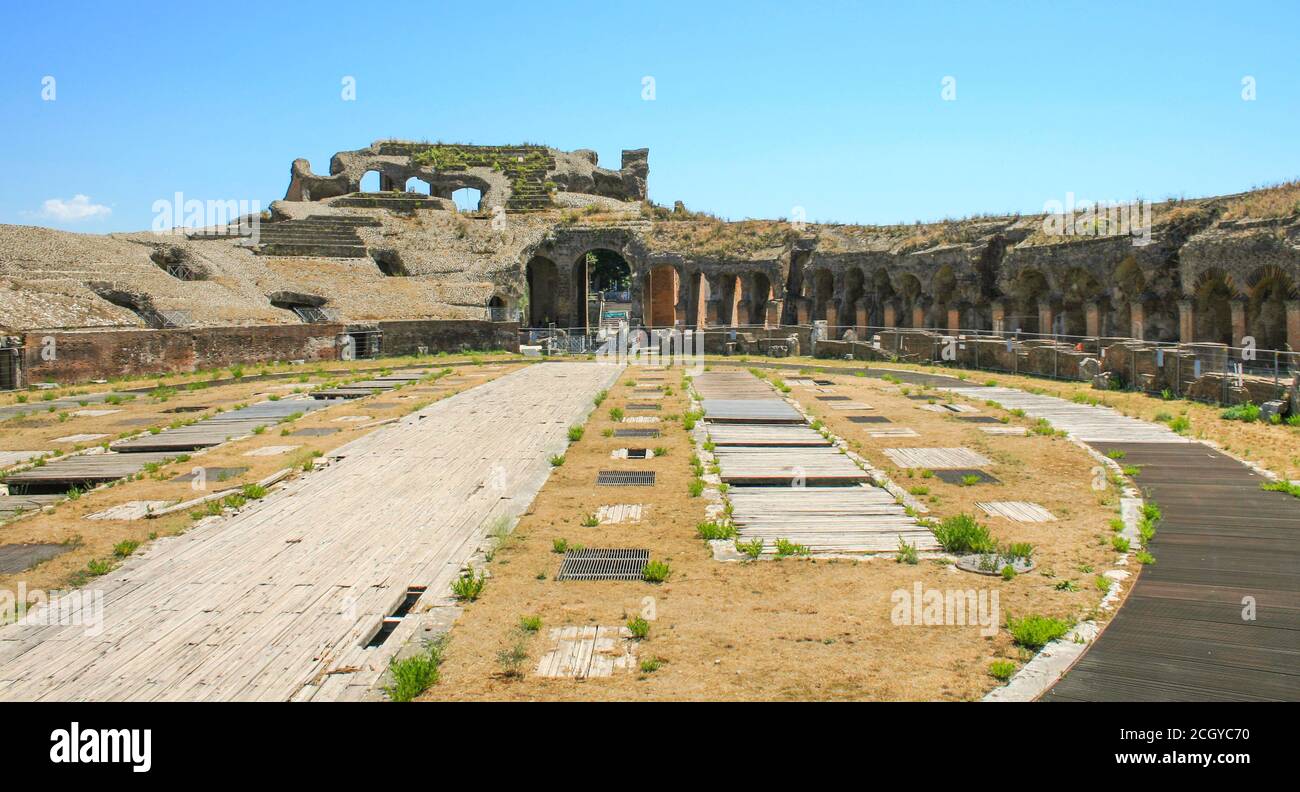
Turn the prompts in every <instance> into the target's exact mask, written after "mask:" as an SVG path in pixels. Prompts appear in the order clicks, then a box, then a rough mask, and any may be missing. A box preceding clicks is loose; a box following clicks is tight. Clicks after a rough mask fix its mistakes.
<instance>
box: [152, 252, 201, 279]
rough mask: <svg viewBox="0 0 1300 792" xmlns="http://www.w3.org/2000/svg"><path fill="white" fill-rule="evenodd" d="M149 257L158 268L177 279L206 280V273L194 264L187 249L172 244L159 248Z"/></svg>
mask: <svg viewBox="0 0 1300 792" xmlns="http://www.w3.org/2000/svg"><path fill="white" fill-rule="evenodd" d="M149 259H150V260H151V261H153V263H154V264H157V265H158V269H160V270H162V271H163V272H165V273H167V274H168V275H170V276H172V277H173V278H175V279H177V280H183V281H200V280H207V273H205V272H204V271H203V270H202V269H201V268H200V267H198V266H196V265H195V263H194V259H193V257H192V256H191V255H190V253H189V251H188V250H185V249H184V248H180V247H176V246H174V245H173V246H172V247H166V248H159V249H157V250H155V251H154V252H153V253H151V254H150V255H149Z"/></svg>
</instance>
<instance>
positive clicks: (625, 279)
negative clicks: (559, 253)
mask: <svg viewBox="0 0 1300 792" xmlns="http://www.w3.org/2000/svg"><path fill="white" fill-rule="evenodd" d="M572 280H573V295H574V313H575V316H574V317H573V318H574V321H573V322H572V326H573V327H575V328H576V327H593V326H597V325H599V324H600V322H602V321H603V320H604V319H605V317H603V316H593V315H592V312H593V310H594V309H597V308H598V306H600V305H602V304H603V305H604V306H605V310H606V311H609V312H611V313H613V314H622V317H623V318H625V319H626V320H627V321H628V322H629V324H630V323H631V322H632V319H633V313H634V311H633V302H634V299H635V298H634V295H633V294H632V293H631V292H632V265H631V264H630V263H628V260H627V258H626V257H625V256H624V255H623V254H622V253H621V252H619V251H618V250H615V249H614V248H610V247H592V248H589V249H587V250H586V251H584V252H583V253H581V254H579V255H578V257H577V258H576V259H574V262H573V271H572Z"/></svg>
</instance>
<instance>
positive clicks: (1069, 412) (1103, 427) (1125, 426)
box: [948, 378, 1192, 443]
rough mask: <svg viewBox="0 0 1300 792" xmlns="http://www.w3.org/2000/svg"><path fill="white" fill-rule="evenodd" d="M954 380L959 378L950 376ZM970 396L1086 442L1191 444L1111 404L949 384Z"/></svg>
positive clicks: (951, 388) (1180, 436)
mask: <svg viewBox="0 0 1300 792" xmlns="http://www.w3.org/2000/svg"><path fill="white" fill-rule="evenodd" d="M953 379H954V381H960V380H956V379H955V378H953ZM948 390H951V391H952V392H954V393H959V394H961V395H962V396H967V397H970V398H972V399H992V400H993V401H995V402H997V403H998V404H1001V405H1002V406H1003V407H1005V408H1006V409H1008V410H1016V409H1020V410H1024V411H1025V415H1028V416H1029V417H1030V418H1046V419H1047V420H1048V421H1049V422H1051V424H1052V426H1053V427H1054V428H1056V429H1063V430H1065V431H1066V432H1069V433H1070V435H1071V436H1072V437H1075V438H1077V439H1079V440H1082V441H1083V442H1085V443H1125V442H1128V443H1190V442H1192V441H1191V440H1188V439H1187V438H1185V437H1183V436H1182V435H1179V434H1177V433H1175V432H1174V431H1172V430H1171V429H1170V428H1169V427H1167V426H1165V425H1163V424H1154V423H1150V422H1148V421H1142V420H1139V419H1137V418H1130V417H1128V416H1127V415H1124V414H1123V413H1120V412H1119V411H1117V410H1113V409H1111V408H1110V407H1101V406H1097V407H1093V406H1091V405H1088V404H1075V403H1074V402H1071V401H1066V400H1065V399H1058V398H1057V397H1055V396H1037V395H1035V394H1032V393H1025V392H1024V391H1021V390H1016V389H1015V388H988V387H983V386H977V387H968V386H963V387H949V388H948Z"/></svg>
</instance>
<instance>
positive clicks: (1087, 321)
mask: <svg viewBox="0 0 1300 792" xmlns="http://www.w3.org/2000/svg"><path fill="white" fill-rule="evenodd" d="M1083 321H1084V325H1085V326H1086V329H1085V330H1084V332H1085V333H1087V334H1088V335H1090V336H1093V337H1094V338H1095V337H1097V336H1100V335H1101V306H1100V305H1098V304H1097V303H1095V302H1090V303H1088V304H1087V305H1085V306H1084V307H1083Z"/></svg>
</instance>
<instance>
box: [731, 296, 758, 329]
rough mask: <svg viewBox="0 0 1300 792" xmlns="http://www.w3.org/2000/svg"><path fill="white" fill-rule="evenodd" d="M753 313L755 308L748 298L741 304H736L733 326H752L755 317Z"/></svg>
mask: <svg viewBox="0 0 1300 792" xmlns="http://www.w3.org/2000/svg"><path fill="white" fill-rule="evenodd" d="M753 311H754V308H753V306H752V305H750V303H749V298H748V297H746V298H744V299H742V300H741V301H740V302H738V303H736V315H735V316H734V317H732V319H733V321H732V324H733V325H747V324H750V323H751V321H752V320H753V317H754V313H753Z"/></svg>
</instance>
